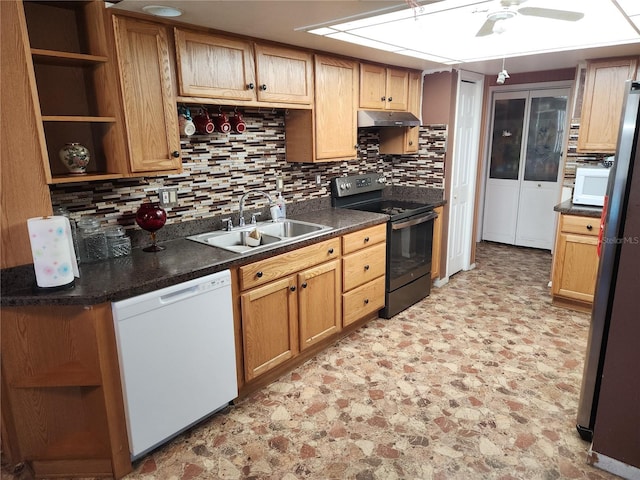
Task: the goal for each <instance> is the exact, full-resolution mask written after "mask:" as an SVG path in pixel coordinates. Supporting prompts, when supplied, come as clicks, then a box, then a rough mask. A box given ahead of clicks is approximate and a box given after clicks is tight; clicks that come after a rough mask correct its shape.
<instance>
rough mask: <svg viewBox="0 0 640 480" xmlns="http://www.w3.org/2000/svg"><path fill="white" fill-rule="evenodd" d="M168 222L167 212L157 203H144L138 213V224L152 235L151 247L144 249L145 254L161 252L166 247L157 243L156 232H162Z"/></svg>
mask: <svg viewBox="0 0 640 480" xmlns="http://www.w3.org/2000/svg"><path fill="white" fill-rule="evenodd" d="M166 221H167V212H165V211H164V208H162V207H161V206H160V205H158V204H157V203H143V204H142V205H140V208H138V211H137V212H136V223H137V224H138V225H139V226H140V228H142V229H143V230H146V231H147V232H150V233H151V245H149V246H148V247H144V248H143V249H142V250H143V251H144V252H159V251H161V250H164V249H165V248H166V247H162V246H160V245H158V244H157V243H156V232H157V231H158V230H160V229H161V228H162V227H163V226H164V224H165V222H166Z"/></svg>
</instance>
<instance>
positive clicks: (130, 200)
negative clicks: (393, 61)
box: [50, 109, 447, 229]
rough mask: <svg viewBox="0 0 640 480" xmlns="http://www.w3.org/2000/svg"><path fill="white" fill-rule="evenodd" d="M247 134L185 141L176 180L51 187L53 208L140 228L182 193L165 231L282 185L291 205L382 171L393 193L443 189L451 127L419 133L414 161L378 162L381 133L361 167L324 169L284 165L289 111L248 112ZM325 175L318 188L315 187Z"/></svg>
mask: <svg viewBox="0 0 640 480" xmlns="http://www.w3.org/2000/svg"><path fill="white" fill-rule="evenodd" d="M244 119H245V122H246V124H247V130H246V131H245V132H244V133H243V134H221V133H214V134H212V135H210V136H194V137H191V138H183V139H182V140H181V149H182V164H183V172H182V173H181V174H178V175H166V176H159V177H155V176H154V177H145V178H129V179H119V180H112V181H105V182H80V183H74V184H64V185H51V186H50V192H51V201H52V204H53V206H54V207H56V206H60V205H63V206H65V207H67V209H68V210H69V211H70V213H71V217H72V218H73V219H75V220H78V219H79V218H80V217H82V216H85V215H94V216H96V217H98V218H99V219H100V220H102V223H103V226H107V225H110V224H113V225H115V224H120V225H123V226H124V227H125V228H127V229H138V227H137V225H136V224H135V212H136V210H137V208H138V207H139V206H140V204H141V203H143V202H145V201H148V200H150V201H157V199H158V196H157V190H158V188H160V187H177V189H178V204H179V205H178V206H177V207H174V208H171V209H167V225H170V224H175V223H180V222H187V221H191V220H202V219H207V218H212V217H219V216H224V215H233V214H237V212H238V209H239V205H238V203H239V200H240V197H241V196H242V194H243V193H245V192H246V191H247V190H249V189H260V190H264V191H266V192H268V193H274V192H275V191H276V178H277V177H279V176H281V177H283V179H284V190H283V196H284V198H285V200H286V202H287V203H289V204H291V203H293V202H300V201H305V200H314V199H321V198H328V197H329V196H330V186H329V181H330V179H331V178H332V177H335V176H340V175H345V174H349V175H353V174H359V173H367V172H382V173H384V174H385V176H386V177H387V178H388V179H389V180H390V181H391V183H392V184H393V185H394V186H396V185H397V186H412V187H430V188H438V189H443V188H444V186H443V181H444V169H445V165H444V158H445V151H446V141H447V126H446V125H431V126H425V127H420V141H419V142H420V143H419V148H420V150H419V153H418V154H417V155H407V156H397V155H393V156H392V155H380V154H379V150H378V133H377V131H376V130H365V129H362V130H359V136H358V157H359V158H358V160H354V161H343V162H329V163H320V164H299V163H287V161H286V150H285V136H284V135H285V130H284V111H281V110H277V111H271V110H270V111H267V112H265V111H261V110H258V109H255V110H249V109H247V110H245V111H244ZM317 175H320V179H321V185H316V176H317ZM263 205H264V201H263V199H262V198H261V197H260V196H250V197H247V203H246V205H245V207H246V209H247V211H250V210H251V209H257V208H262V207H263Z"/></svg>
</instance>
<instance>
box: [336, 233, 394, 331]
mask: <svg viewBox="0 0 640 480" xmlns="http://www.w3.org/2000/svg"><path fill="white" fill-rule="evenodd" d="M386 236H387V226H386V224H383V225H376V226H375V227H370V228H365V229H363V230H360V231H358V232H354V233H350V234H347V235H345V236H343V237H342V250H343V253H345V255H344V256H343V257H342V274H343V280H342V284H343V294H342V305H343V313H342V323H343V326H345V327H346V326H347V325H351V324H352V323H355V322H357V321H358V320H361V319H363V318H366V317H370V316H372V315H374V314H375V313H376V312H377V311H378V310H380V309H381V308H383V307H384V290H385V272H386V248H387V247H386Z"/></svg>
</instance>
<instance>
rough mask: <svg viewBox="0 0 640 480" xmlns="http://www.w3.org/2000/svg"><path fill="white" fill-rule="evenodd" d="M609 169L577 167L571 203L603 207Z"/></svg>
mask: <svg viewBox="0 0 640 480" xmlns="http://www.w3.org/2000/svg"><path fill="white" fill-rule="evenodd" d="M609 172H611V169H610V168H606V167H578V168H576V185H575V187H574V189H573V203H575V204H578V205H593V206H597V207H602V206H604V196H605V195H606V194H607V185H608V183H609Z"/></svg>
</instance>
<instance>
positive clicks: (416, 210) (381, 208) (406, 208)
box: [343, 199, 433, 220]
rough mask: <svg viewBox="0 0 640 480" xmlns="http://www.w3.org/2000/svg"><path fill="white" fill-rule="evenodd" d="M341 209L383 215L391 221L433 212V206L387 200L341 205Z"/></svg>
mask: <svg viewBox="0 0 640 480" xmlns="http://www.w3.org/2000/svg"><path fill="white" fill-rule="evenodd" d="M343 208H350V209H353V210H363V211H365V212H374V213H385V214H387V215H389V216H390V217H391V220H400V219H402V218H406V217H410V216H412V215H418V214H420V213H425V212H430V211H431V210H433V205H429V204H424V203H417V202H408V201H402V200H388V199H387V200H378V201H370V202H360V203H354V204H352V205H343Z"/></svg>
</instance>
